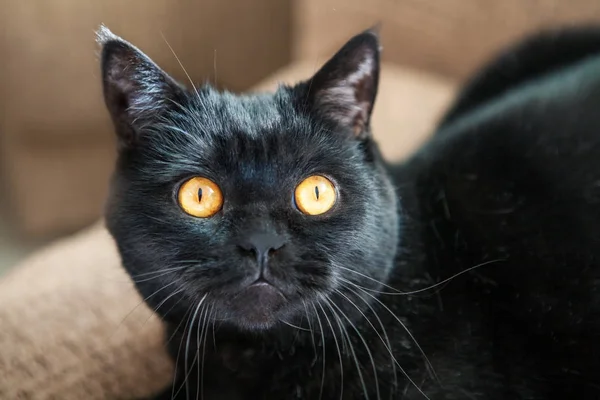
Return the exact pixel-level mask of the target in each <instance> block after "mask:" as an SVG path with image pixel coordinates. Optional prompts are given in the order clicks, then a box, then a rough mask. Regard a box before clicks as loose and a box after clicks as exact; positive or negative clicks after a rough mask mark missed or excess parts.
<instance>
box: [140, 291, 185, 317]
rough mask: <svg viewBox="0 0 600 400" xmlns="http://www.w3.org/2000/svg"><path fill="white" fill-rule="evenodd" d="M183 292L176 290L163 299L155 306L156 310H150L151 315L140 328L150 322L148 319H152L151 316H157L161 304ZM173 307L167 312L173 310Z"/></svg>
mask: <svg viewBox="0 0 600 400" xmlns="http://www.w3.org/2000/svg"><path fill="white" fill-rule="evenodd" d="M183 290H184V288H180V289H178V290H175V291H174V292H173V293H171V294H170V295H168V296H167V297H165V298H164V299H163V300H162V301H161V302H160V303H158V305H157V306H156V308H155V309H153V310H152V311H153V312H152V314H150V316H149V317H148V318H147V319H146V321H144V324H143V325H142V326H145V325H146V324H147V323H148V321H150V318H152V317H153V316H155V315H156V314H157V312H158V309H159V308H161V307H162V306H163V304H165V303H166V302H167V301H169V299H170V298H172V297H173V296H176V295H178V294H179V293H181V292H183ZM179 301H181V299H179ZM175 304H177V303H175ZM173 307H175V305H173ZM173 307H171V308H170V309H169V311H171V310H172V309H173ZM167 312H168V311H167ZM165 315H166V314H165Z"/></svg>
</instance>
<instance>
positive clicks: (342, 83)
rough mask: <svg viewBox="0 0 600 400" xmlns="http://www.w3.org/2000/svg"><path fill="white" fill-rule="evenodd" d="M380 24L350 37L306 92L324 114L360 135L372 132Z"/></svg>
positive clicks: (315, 108) (313, 104)
mask: <svg viewBox="0 0 600 400" xmlns="http://www.w3.org/2000/svg"><path fill="white" fill-rule="evenodd" d="M378 30H379V28H378V27H375V28H372V29H369V30H367V31H364V32H362V33H360V34H358V35H356V36H354V37H353V38H352V39H350V40H349V41H348V42H347V43H346V44H345V45H344V46H343V47H342V48H341V49H340V50H339V51H338V52H337V53H336V54H335V55H334V56H333V57H332V58H331V59H330V60H329V61H327V63H325V65H324V66H323V67H322V68H321V69H320V70H319V71H318V72H317V73H316V74H315V75H314V76H313V77H312V78H311V79H310V80H309V81H307V82H305V83H304V88H305V90H306V93H305V94H303V95H304V96H305V98H306V99H308V100H309V103H310V105H311V106H312V112H316V113H317V114H318V115H320V116H321V117H322V118H325V119H327V120H330V121H333V122H335V123H337V124H340V125H341V126H343V127H345V128H348V129H349V130H350V131H351V132H352V133H353V135H354V137H356V138H359V139H364V138H366V137H367V136H368V135H369V131H370V129H369V122H370V118H371V113H372V111H373V106H374V104H375V97H376V95H377V85H378V82H379V58H380V50H381V47H380V45H379V33H378Z"/></svg>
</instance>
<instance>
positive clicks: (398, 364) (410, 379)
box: [346, 286, 439, 400]
mask: <svg viewBox="0 0 600 400" xmlns="http://www.w3.org/2000/svg"><path fill="white" fill-rule="evenodd" d="M346 289H348V290H351V288H350V287H347V286H346ZM355 293H356V292H355ZM357 296H358V294H357ZM358 297H359V298H360V299H361V300H362V301H364V302H365V304H367V306H369V308H370V309H371V311H373V314H374V315H375V317H376V318H377V320H378V321H379V323H380V324H381V327H382V329H383V332H384V334H385V332H386V330H385V327H384V325H383V323H382V322H381V319H380V318H379V316H378V315H377V313H376V312H375V310H374V309H373V308H372V307H371V305H370V304H369V302H367V301H366V300H365V299H363V298H362V297H361V296H358ZM400 324H401V325H402V327H403V328H404V329H405V330H407V332H408V328H407V327H406V326H405V325H404V324H402V322H400ZM408 334H409V335H410V336H411V338H413V340H414V342H415V344H416V345H417V347H418V348H419V350H420V351H421V354H422V355H423V357H424V358H425V360H426V361H427V363H428V364H429V366H430V368H431V371H432V373H433V375H434V376H435V378H436V379H437V375H435V370H434V369H433V366H431V363H430V362H429V359H428V358H427V356H426V355H425V352H424V351H423V349H421V346H419V343H417V341H416V340H415V339H414V337H413V336H412V334H411V333H410V332H408ZM386 337H387V335H386ZM388 346H389V351H390V356H391V357H392V360H393V363H394V365H397V366H398V368H399V369H400V372H402V374H403V375H404V376H405V377H406V379H407V380H408V382H409V385H413V386H414V387H415V388H416V389H417V390H418V391H419V393H421V394H422V395H423V396H424V397H425V398H426V399H428V400H429V397H428V396H427V395H426V394H425V393H424V392H423V390H422V389H421V387H420V386H419V385H417V383H416V382H415V381H414V380H413V379H412V378H411V377H410V376H409V375H408V372H406V370H405V369H404V368H403V367H402V365H400V363H399V362H398V360H397V359H396V357H395V356H394V354H393V352H392V350H391V345H390V342H389V341H388ZM394 374H395V372H394ZM394 378H395V379H396V377H395V376H394ZM438 382H439V381H438ZM395 386H398V382H397V380H395Z"/></svg>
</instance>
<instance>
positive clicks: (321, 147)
mask: <svg viewBox="0 0 600 400" xmlns="http://www.w3.org/2000/svg"><path fill="white" fill-rule="evenodd" d="M556 35H559V36H560V37H566V38H569V40H566V41H562V40H556V37H557V36H556ZM561 35H562V36H561ZM100 39H101V41H102V43H103V53H102V65H103V77H104V87H105V93H106V100H107V106H108V108H109V110H110V111H111V115H112V117H113V120H114V121H115V125H116V130H117V133H118V135H119V137H120V138H121V148H120V154H119V160H118V165H117V169H116V173H115V175H114V180H113V185H112V193H111V196H110V200H109V203H108V208H107V224H108V227H109V230H110V231H111V233H112V235H113V236H114V238H115V240H116V242H117V244H118V248H119V251H120V253H121V257H122V260H123V265H124V266H125V268H126V269H127V271H128V272H129V273H130V274H131V276H132V278H133V279H134V280H135V281H136V286H137V288H138V290H139V291H140V293H141V294H142V295H143V296H144V297H145V298H146V301H147V302H148V304H149V305H150V306H151V307H153V308H157V312H158V314H159V315H161V317H162V318H163V320H164V321H165V322H166V324H167V327H168V331H169V332H168V333H169V336H172V339H171V340H170V341H169V346H170V349H171V352H172V355H173V357H174V360H176V363H177V372H176V376H175V378H174V387H173V388H168V389H166V390H165V392H164V393H162V394H160V395H158V397H157V398H158V399H171V398H172V397H173V396H172V394H176V396H175V398H177V399H180V398H181V399H187V398H204V399H319V398H323V399H338V398H343V399H362V398H368V399H391V398H393V399H407V400H412V399H425V398H429V399H435V400H451V399H452V400H453V399H523V400H524V399H546V400H550V399H598V398H600V348H598V347H597V346H596V341H597V337H598V335H599V334H600V315H599V312H600V294H599V290H600V285H599V284H598V278H599V277H600V276H599V275H600V271H599V268H600V265H599V260H598V258H599V257H600V246H598V244H599V243H598V241H599V239H600V229H599V227H600V113H598V112H597V108H598V106H599V105H600V55H596V54H598V52H597V50H596V49H598V48H600V36H598V35H597V33H596V31H595V30H589V29H588V30H585V31H578V30H571V31H567V32H562V33H558V34H557V33H546V34H545V35H541V36H538V37H537V38H536V39H535V40H532V41H529V42H526V43H528V44H525V45H523V44H521V45H518V46H517V47H515V48H513V49H509V50H508V51H507V52H506V53H505V54H504V55H503V56H502V57H500V58H499V59H498V60H496V61H494V62H492V63H491V64H490V65H489V66H487V67H486V68H485V69H484V70H483V71H482V72H480V73H479V74H478V75H477V76H476V78H475V79H474V80H473V81H472V82H471V83H468V84H467V85H466V89H465V91H464V92H463V93H462V94H461V95H459V98H458V101H457V103H456V105H455V106H454V107H453V108H452V109H451V111H450V112H449V114H448V116H447V117H446V118H445V120H444V123H443V124H442V125H441V127H440V130H439V132H438V133H437V134H436V135H435V136H434V138H433V139H432V140H431V141H430V142H429V143H427V144H426V145H425V146H424V147H423V148H422V149H421V150H420V151H419V152H418V153H417V154H415V155H414V156H413V157H412V158H411V159H410V160H409V161H407V162H405V163H403V164H400V165H389V164H386V163H385V162H384V161H383V160H382V159H381V157H380V155H379V152H378V149H377V146H376V144H375V143H374V142H373V140H372V138H371V136H370V133H369V117H370V112H371V110H372V107H373V102H374V100H375V95H376V88H377V79H378V64H379V47H378V46H379V45H378V41H377V38H376V35H375V34H374V33H373V32H372V31H367V32H364V33H362V34H360V35H358V36H357V37H355V38H353V39H352V40H351V41H350V42H349V43H348V44H347V45H346V46H345V47H344V48H343V49H342V50H341V51H340V52H339V53H338V54H337V55H335V56H334V57H333V58H332V59H331V60H330V61H329V62H328V63H327V64H326V65H325V66H324V67H323V69H322V70H321V71H319V72H318V73H317V74H316V75H315V77H313V78H312V79H310V80H308V81H306V82H303V83H300V84H298V85H296V86H291V87H288V86H282V87H281V88H280V89H279V90H278V91H277V92H276V93H275V94H273V95H266V94H265V95H263V94H253V95H244V96H236V95H233V94H229V93H220V92H217V91H215V90H214V89H212V88H210V87H206V86H205V87H202V88H200V89H198V91H197V92H196V91H194V90H192V91H186V90H184V89H183V88H182V87H181V86H179V85H177V84H175V83H174V82H173V81H172V79H171V78H169V77H168V76H167V75H166V74H165V73H164V72H163V71H161V70H160V69H159V68H158V67H156V66H155V65H154V64H153V63H152V62H151V61H149V60H148V59H147V58H146V57H145V56H144V55H143V54H142V53H141V52H139V50H137V49H135V48H134V47H133V46H131V45H129V44H128V43H126V42H124V41H123V40H122V39H119V38H117V37H115V36H114V35H112V34H110V33H109V32H108V31H106V30H103V31H102V32H101V34H100ZM565 43H570V44H571V47H569V49H573V48H577V49H578V50H577V51H568V52H565V51H564V50H565V48H564V46H565ZM573 46H574V47H573ZM514 59H517V60H519V62H517V63H514V62H513V61H511V63H512V64H511V68H508V69H506V70H505V69H504V67H503V65H505V64H506V62H507V61H506V60H514ZM540 63H541V64H543V65H539V64H540ZM359 72H360V73H359ZM498 73H501V74H502V80H498V79H497V78H496V77H497V74H498ZM336 99H337V101H338V103H336V101H335V100H336ZM315 173H319V174H323V175H326V176H328V177H329V178H330V179H331V180H332V181H333V182H335V184H336V186H337V188H338V191H339V200H338V202H337V203H336V205H335V206H334V208H333V209H332V210H330V211H329V212H327V213H325V214H323V215H321V216H316V217H315V216H313V217H309V216H305V215H303V214H301V213H300V212H299V211H298V210H297V209H296V207H295V205H294V201H293V192H294V188H295V185H297V184H298V183H299V181H301V180H302V179H303V178H304V177H306V176H308V175H311V174H315ZM197 175H199V176H205V177H208V178H210V179H212V180H214V181H215V182H217V183H218V184H219V186H220V187H221V189H222V191H223V194H224V197H225V203H224V206H223V209H222V210H221V211H220V212H219V213H217V214H216V215H215V216H213V217H211V218H207V219H198V218H193V217H190V216H188V215H186V214H185V213H183V212H182V211H181V209H180V208H179V206H178V205H177V202H176V198H175V194H176V192H177V189H178V187H179V185H180V184H181V182H182V181H183V180H185V179H186V178H188V177H191V176H197ZM394 188H395V190H394ZM257 232H258V233H268V234H271V235H276V236H277V237H278V238H280V239H281V240H282V241H283V242H285V245H284V246H283V247H282V248H281V249H279V250H277V252H275V253H274V254H273V255H272V256H271V258H270V259H269V264H268V268H267V269H266V270H265V272H264V274H265V277H266V279H268V280H269V281H270V282H271V283H272V284H273V286H274V287H276V288H277V289H273V290H271V289H269V290H264V291H263V290H262V289H261V290H259V291H256V290H254V289H252V288H250V287H249V286H248V285H249V284H251V283H252V282H253V281H254V280H255V279H256V278H257V274H258V273H259V272H257V271H258V267H257V263H256V261H255V260H254V259H253V258H252V257H249V256H248V255H247V252H244V251H243V249H242V248H241V247H240V244H239V243H240V239H242V238H245V237H248V236H251V235H253V234H255V233H257ZM457 274H458V276H456V275H457ZM417 343H418V344H417ZM392 354H393V355H392ZM186 378H187V379H186ZM184 382H186V383H185V384H184Z"/></svg>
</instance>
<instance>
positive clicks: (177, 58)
mask: <svg viewBox="0 0 600 400" xmlns="http://www.w3.org/2000/svg"><path fill="white" fill-rule="evenodd" d="M160 36H162V38H163V40H164V41H165V43H166V44H167V46H169V50H171V53H173V56H174V57H175V59H176V60H177V63H179V66H180V67H181V69H182V70H183V73H184V74H185V76H187V78H188V80H189V81H190V84H191V85H192V88H194V92H196V96H198V98H200V94H199V93H198V89H196V86H195V85H194V82H193V81H192V78H191V77H190V74H188V72H187V71H186V69H185V67H184V66H183V64H182V63H181V60H180V59H179V57H177V54H175V50H173V47H171V45H170V44H169V42H168V41H167V38H166V37H165V35H164V34H163V33H162V32H161V33H160Z"/></svg>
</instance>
